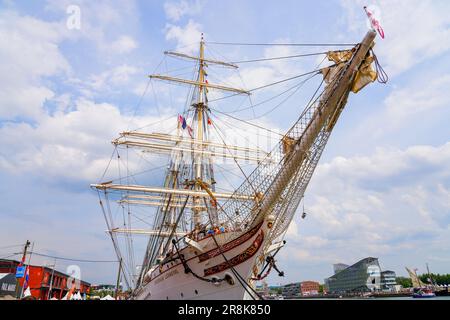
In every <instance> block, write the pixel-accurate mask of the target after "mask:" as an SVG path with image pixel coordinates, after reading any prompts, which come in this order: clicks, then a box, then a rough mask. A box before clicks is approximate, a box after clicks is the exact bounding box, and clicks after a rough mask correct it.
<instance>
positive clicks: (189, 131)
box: [183, 126, 194, 138]
mask: <svg viewBox="0 0 450 320" xmlns="http://www.w3.org/2000/svg"><path fill="white" fill-rule="evenodd" d="M183 129H184V128H183ZM187 130H188V133H189V135H190V136H191V138H193V133H194V130H192V128H191V126H187Z"/></svg>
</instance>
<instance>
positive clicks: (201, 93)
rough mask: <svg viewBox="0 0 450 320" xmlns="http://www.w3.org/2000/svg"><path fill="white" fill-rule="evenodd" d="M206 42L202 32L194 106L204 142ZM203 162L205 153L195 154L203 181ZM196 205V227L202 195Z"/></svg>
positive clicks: (197, 189) (199, 218)
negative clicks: (196, 94)
mask: <svg viewBox="0 0 450 320" xmlns="http://www.w3.org/2000/svg"><path fill="white" fill-rule="evenodd" d="M204 59H205V42H204V39H203V34H202V39H201V41H200V58H199V70H198V82H199V86H198V96H197V103H195V104H194V105H193V106H194V108H195V113H196V116H197V136H196V140H198V141H201V142H203V141H204V133H203V128H204V118H205V117H204V114H203V113H204V112H205V108H206V89H205V87H204V86H203V84H204V83H205V61H204ZM202 162H203V155H202V154H197V155H195V162H194V165H195V177H194V178H195V179H194V180H196V179H200V180H201V181H203V176H202V164H203V163H202ZM195 190H196V191H201V189H200V186H199V185H197V184H196V185H195ZM194 206H195V208H194V209H193V213H194V227H198V226H199V225H200V223H201V211H200V209H199V207H200V197H197V196H196V197H194Z"/></svg>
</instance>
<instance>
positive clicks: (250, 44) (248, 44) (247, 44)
mask: <svg viewBox="0 0 450 320" xmlns="http://www.w3.org/2000/svg"><path fill="white" fill-rule="evenodd" d="M205 43H206V44H213V45H226V46H284V47H349V46H355V45H356V43H244V42H205Z"/></svg>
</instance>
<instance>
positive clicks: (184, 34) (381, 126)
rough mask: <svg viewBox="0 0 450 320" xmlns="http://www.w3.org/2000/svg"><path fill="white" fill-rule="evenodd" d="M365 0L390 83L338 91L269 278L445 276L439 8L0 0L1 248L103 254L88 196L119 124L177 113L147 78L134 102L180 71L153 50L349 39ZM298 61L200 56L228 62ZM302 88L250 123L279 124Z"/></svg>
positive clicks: (448, 264)
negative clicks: (371, 271) (345, 271)
mask: <svg viewBox="0 0 450 320" xmlns="http://www.w3.org/2000/svg"><path fill="white" fill-rule="evenodd" d="M365 4H369V5H372V6H373V8H374V9H375V10H377V12H378V13H379V15H380V20H381V22H382V24H383V27H384V30H385V32H386V39H385V40H381V39H378V40H377V45H376V48H375V52H376V53H377V55H378V57H379V60H380V62H381V64H382V65H383V67H384V68H385V70H386V71H387V73H388V74H389V76H390V81H389V83H388V84H387V85H380V84H377V83H375V84H372V85H370V86H369V87H368V88H366V89H365V90H363V91H362V92H361V93H359V94H358V95H351V97H350V99H349V104H348V107H347V109H346V110H345V112H344V114H343V115H342V117H341V119H340V122H339V123H338V124H337V126H336V128H335V131H334V132H333V135H332V137H331V139H330V141H329V143H328V145H327V148H326V151H325V153H324V155H323V157H322V160H321V163H320V165H319V167H318V168H317V170H316V173H315V175H314V177H313V179H312V182H311V185H310V188H309V189H308V191H307V193H306V203H305V209H306V211H307V212H308V217H307V219H305V220H301V219H300V218H299V217H298V216H296V218H295V219H294V223H293V225H292V226H291V228H290V230H289V232H288V237H287V240H288V245H287V248H286V249H285V250H284V252H282V253H281V254H280V258H279V264H280V266H282V267H281V268H282V269H284V270H285V271H286V274H287V276H286V278H284V279H279V278H276V277H272V278H270V282H271V283H278V282H282V283H286V282H290V281H299V280H307V279H312V280H320V281H322V280H323V278H325V277H327V276H329V275H331V271H332V267H331V265H332V264H333V263H336V262H343V263H352V262H356V261H357V260H359V259H362V258H364V257H366V256H375V257H379V258H380V262H381V264H382V267H383V268H385V269H392V270H395V271H397V272H398V273H399V274H405V272H404V266H411V267H417V268H419V272H421V271H424V266H425V263H426V262H428V263H429V264H430V266H431V268H432V271H434V272H441V273H443V272H450V120H449V119H450V108H449V107H450V93H449V92H448V87H449V85H450V76H449V70H450V57H449V49H450V41H449V40H450V17H449V16H448V12H449V11H450V4H449V3H448V1H444V0H442V1H438V0H434V1H431V0H429V1H415V0H395V1H367V3H365V2H364V1H359V0H356V1H349V0H348V1H345V0H335V1H325V0H321V1H287V0H285V1H276V2H275V1H270V2H269V1H265V2H261V1H206V0H204V1H202V0H199V1H188V0H173V1H171V0H167V1H95V2H93V1H75V0H72V1H65V0H64V1H55V0H48V1H33V2H28V1H20V2H19V1H6V0H4V1H1V2H0V47H1V50H0V61H2V62H1V64H0V74H1V76H0V144H1V145H2V149H1V150H0V179H1V181H2V183H1V184H0V192H1V193H0V194H1V202H0V221H1V224H0V247H2V246H6V245H9V244H19V243H23V242H25V240H26V239H30V240H32V241H34V242H35V250H36V251H39V252H42V253H48V254H54V255H59V256H68V257H82V258H84V259H100V260H110V259H114V253H113V250H112V246H111V244H110V240H109V239H108V237H107V236H106V234H105V233H104V230H105V224H104V221H103V217H102V215H101V212H100V209H99V207H98V200H97V198H96V195H95V194H94V193H93V192H92V191H91V190H90V189H89V187H88V186H89V184H90V183H91V182H96V181H97V180H98V179H99V177H100V176H101V173H102V172H103V170H104V168H105V167H106V165H107V163H108V160H109V156H110V154H111V152H112V146H111V144H110V141H111V139H112V138H115V137H116V136H117V133H118V132H120V130H123V129H126V128H128V127H132V128H137V127H141V126H144V125H146V124H149V123H152V122H154V121H156V120H158V119H161V118H167V117H168V116H170V115H173V114H176V113H177V112H179V111H181V110H182V109H183V105H184V100H185V94H183V91H182V90H183V89H182V88H177V87H175V88H171V89H170V90H168V89H166V86H162V85H161V84H158V83H155V87H154V88H153V90H152V92H149V94H147V95H146V96H145V98H144V99H143V101H142V103H141V104H140V105H139V108H137V105H138V102H139V99H140V96H141V94H142V92H143V90H144V89H145V86H146V84H147V79H146V75H147V74H149V73H151V72H153V71H155V69H156V71H157V72H164V70H167V69H166V68H169V69H170V68H179V67H180V65H181V64H179V63H180V62H177V61H170V60H162V59H163V55H162V52H163V51H164V50H168V49H179V50H180V51H184V52H189V53H193V52H195V50H196V49H197V45H198V41H199V37H200V33H201V32H204V33H205V37H206V41H225V42H228V41H230V42H270V43H272V42H297V43H298V42H314V43H317V42H326V43H330V42H331V43H355V42H358V41H359V40H360V39H361V38H362V37H363V36H364V34H365V32H366V31H367V25H366V18H365V15H364V12H363V10H362V7H363V6H364V5H365ZM69 5H78V6H79V8H80V9H81V28H80V29H79V30H77V29H75V30H69V29H68V28H67V26H66V22H67V19H68V14H67V13H66V10H67V8H68V6H69ZM302 50H305V49H302ZM299 52H302V51H301V50H300V49H295V48H261V47H257V48H243V47H221V46H217V45H216V46H214V45H212V46H210V47H208V48H207V53H208V54H210V55H211V56H213V57H215V58H224V57H225V58H227V59H229V60H231V61H233V60H243V59H246V58H254V57H261V56H269V57H270V56H276V55H286V54H292V53H294V54H295V53H299ZM309 52H311V51H309ZM161 61H163V64H162V65H160V67H159V68H157V66H158V64H159V63H160V62H161ZM166 62H167V63H170V66H168V67H167V66H166ZM319 62H320V61H319ZM317 64H318V61H317V60H315V59H310V60H302V61H300V62H289V63H282V62H280V63H271V64H266V65H263V64H257V65H251V66H250V65H248V66H244V67H243V68H242V69H241V71H240V72H241V76H242V79H243V80H244V83H243V84H242V82H240V81H238V80H239V79H238V78H236V77H235V76H233V75H230V74H226V73H224V74H222V75H224V76H225V77H226V79H227V80H228V81H229V82H232V83H233V84H235V85H239V86H241V85H245V86H246V87H247V88H252V87H255V86H258V85H261V84H265V83H268V82H271V81H273V79H274V78H277V79H278V78H279V79H281V78H283V76H284V77H285V76H288V75H292V74H294V75H295V74H299V73H302V72H305V71H310V70H312V69H313V68H314V67H315V66H316V65H317ZM188 71H189V70H188ZM210 76H211V78H213V77H214V76H216V75H215V74H213V72H211V75H210ZM319 80H320V79H319ZM313 87H314V86H313V85H311V86H310V87H309V86H306V87H305V88H304V89H305V90H304V92H302V93H299V95H298V96H297V97H296V100H294V101H289V102H288V103H286V104H285V105H283V106H282V107H281V108H280V109H278V110H277V112H273V113H271V114H268V115H267V116H265V117H263V118H261V119H259V120H257V121H256V122H257V123H260V124H264V125H266V126H270V127H272V128H274V129H280V130H284V129H286V128H287V127H289V125H290V124H291V123H292V120H293V119H295V118H296V117H297V116H298V114H300V112H301V110H302V106H303V105H304V102H305V101H306V100H307V98H308V94H311V92H312V91H311V90H312V89H313ZM154 93H156V96H157V99H155V97H154V96H155V95H154ZM268 94H269V95H270V93H268ZM263 98H264V95H259V96H258V95H256V96H255V97H253V99H254V102H258V101H261V100H263ZM247 102H248V101H246V100H243V99H242V98H236V99H232V101H231V102H229V103H228V104H225V103H224V104H221V103H219V104H217V105H216V107H217V108H219V109H220V110H224V111H225V110H230V109H227V108H232V107H235V106H233V103H236V104H241V103H244V105H245V103H247ZM272 107H273V105H272ZM270 108H271V106H270V105H263V106H261V107H260V108H258V109H256V110H255V112H256V115H262V114H264V113H265V112H266V111H268V110H270ZM239 116H241V117H243V118H246V119H249V118H251V117H252V116H254V115H253V113H252V111H250V110H249V111H248V112H243V113H242V114H239ZM157 178H158V177H155V176H153V179H157ZM136 241H139V240H136ZM0 250H1V251H0V256H6V255H7V254H8V253H10V250H9V251H8V249H0ZM34 259H36V261H35V262H36V263H46V262H48V261H46V260H45V259H40V258H38V257H33V260H34ZM65 266H66V265H64V264H63V262H61V267H60V268H61V269H64V267H65ZM81 267H82V275H83V276H84V277H85V279H86V280H88V281H91V282H113V281H114V277H115V272H116V269H117V266H116V265H114V264H101V265H100V264H81Z"/></svg>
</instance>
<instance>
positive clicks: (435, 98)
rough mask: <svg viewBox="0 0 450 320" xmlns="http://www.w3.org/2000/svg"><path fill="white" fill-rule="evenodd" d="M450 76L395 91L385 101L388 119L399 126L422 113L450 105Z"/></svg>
mask: <svg viewBox="0 0 450 320" xmlns="http://www.w3.org/2000/svg"><path fill="white" fill-rule="evenodd" d="M449 87H450V75H443V76H440V77H437V78H433V79H430V80H428V81H422V82H421V83H420V84H418V85H411V86H408V87H406V88H404V89H397V90H394V91H393V92H392V93H391V94H390V95H389V96H388V97H387V99H386V100H385V104H386V108H387V116H388V118H389V119H390V120H391V121H393V122H396V123H397V124H399V123H402V122H404V121H405V120H407V119H408V118H410V117H411V116H415V115H417V114H420V113H425V112H429V113H430V112H434V111H435V109H438V108H442V107H447V106H448V105H450V95H449V94H448V88H449Z"/></svg>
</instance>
